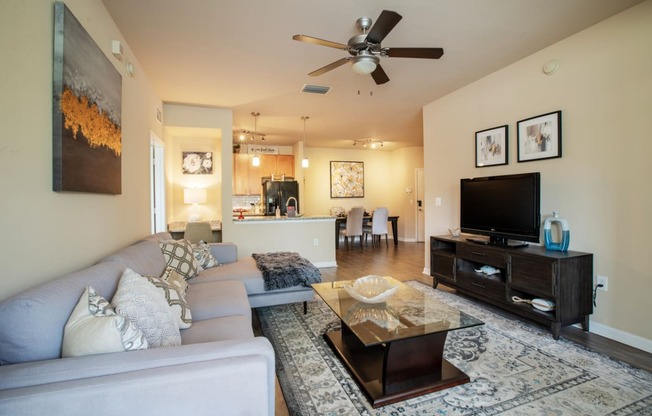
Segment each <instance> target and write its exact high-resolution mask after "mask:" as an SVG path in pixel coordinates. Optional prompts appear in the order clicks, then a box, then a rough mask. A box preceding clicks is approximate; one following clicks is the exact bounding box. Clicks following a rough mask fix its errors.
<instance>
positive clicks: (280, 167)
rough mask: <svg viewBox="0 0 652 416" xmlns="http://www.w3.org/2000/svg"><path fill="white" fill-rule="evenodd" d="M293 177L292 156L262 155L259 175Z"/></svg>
mask: <svg viewBox="0 0 652 416" xmlns="http://www.w3.org/2000/svg"><path fill="white" fill-rule="evenodd" d="M272 173H273V174H274V176H278V177H280V176H282V175H285V176H292V177H294V155H262V156H261V157H260V174H261V175H262V176H272Z"/></svg>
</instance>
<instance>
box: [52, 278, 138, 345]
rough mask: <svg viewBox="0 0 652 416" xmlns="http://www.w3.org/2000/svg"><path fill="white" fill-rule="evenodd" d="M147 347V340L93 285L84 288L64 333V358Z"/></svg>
mask: <svg viewBox="0 0 652 416" xmlns="http://www.w3.org/2000/svg"><path fill="white" fill-rule="evenodd" d="M144 349H147V339H146V338H145V336H144V335H143V333H142V332H141V331H140V330H139V329H138V328H137V327H135V326H134V325H133V324H132V323H131V322H129V320H127V319H125V318H124V317H122V316H120V315H116V313H115V312H114V311H113V309H111V308H110V307H109V303H108V302H107V301H106V299H104V298H103V297H102V296H100V295H98V294H97V293H96V292H95V290H94V289H93V288H92V287H90V286H89V287H87V288H86V290H84V293H83V294H82V296H81V298H79V302H77V306H75V309H74V310H73V311H72V314H71V315H70V318H69V319H68V322H67V323H66V327H65V329H64V333H63V346H62V351H61V355H62V356H63V357H76V356H80V355H92V354H105V353H109V352H120V351H132V350H144Z"/></svg>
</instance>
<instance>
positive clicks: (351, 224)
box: [340, 207, 364, 249]
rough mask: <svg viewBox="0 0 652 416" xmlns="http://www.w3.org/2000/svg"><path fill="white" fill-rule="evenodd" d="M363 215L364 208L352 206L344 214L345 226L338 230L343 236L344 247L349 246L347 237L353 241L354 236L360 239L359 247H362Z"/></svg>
mask: <svg viewBox="0 0 652 416" xmlns="http://www.w3.org/2000/svg"><path fill="white" fill-rule="evenodd" d="M363 215H364V208H362V207H353V208H351V210H350V211H349V213H348V215H347V216H346V228H344V229H343V230H341V231H340V233H341V234H342V235H343V236H344V241H345V242H346V248H347V249H348V248H349V237H351V242H352V243H353V242H354V239H355V237H356V236H358V238H359V239H360V248H362V217H363Z"/></svg>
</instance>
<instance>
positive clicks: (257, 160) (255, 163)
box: [251, 154, 260, 166]
mask: <svg viewBox="0 0 652 416" xmlns="http://www.w3.org/2000/svg"><path fill="white" fill-rule="evenodd" d="M251 164H252V165H253V166H260V156H258V154H255V155H254V157H253V158H252V159H251Z"/></svg>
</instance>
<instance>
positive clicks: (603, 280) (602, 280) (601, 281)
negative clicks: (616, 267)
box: [595, 275, 609, 292]
mask: <svg viewBox="0 0 652 416" xmlns="http://www.w3.org/2000/svg"><path fill="white" fill-rule="evenodd" d="M595 283H596V284H597V285H602V287H598V290H604V291H605V292H606V291H607V289H608V287H609V284H608V283H609V278H608V277H607V276H600V275H597V276H596V277H595Z"/></svg>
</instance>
